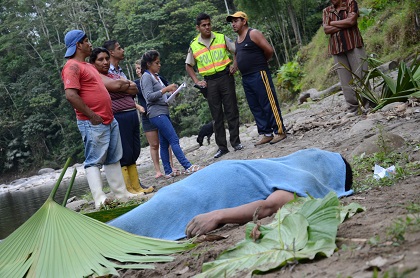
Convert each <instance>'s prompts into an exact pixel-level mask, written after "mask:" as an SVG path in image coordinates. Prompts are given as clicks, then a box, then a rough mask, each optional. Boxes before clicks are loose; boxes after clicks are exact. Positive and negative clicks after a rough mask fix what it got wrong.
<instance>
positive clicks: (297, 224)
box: [196, 193, 363, 277]
mask: <svg viewBox="0 0 420 278" xmlns="http://www.w3.org/2000/svg"><path fill="white" fill-rule="evenodd" d="M341 210H344V211H345V212H344V213H343V215H341ZM360 210H363V208H361V207H360V206H359V205H357V204H355V205H349V206H346V207H344V208H342V207H341V206H340V203H339V201H338V198H337V197H336V195H335V194H334V193H330V194H328V195H327V196H326V197H325V198H323V199H313V198H296V199H295V200H293V201H292V202H290V203H288V204H286V205H285V206H283V208H281V209H280V210H279V211H278V212H277V215H276V218H275V220H274V221H273V222H272V223H270V224H268V225H264V226H261V227H260V228H259V229H260V231H261V236H260V239H259V240H257V241H254V240H253V239H252V238H251V236H250V234H249V233H250V231H251V230H252V229H253V228H254V227H255V224H248V225H247V229H246V237H245V240H243V241H242V242H240V243H238V244H237V245H236V246H235V247H233V248H232V249H230V250H227V251H225V252H224V253H222V254H221V255H220V256H219V257H218V258H217V260H215V261H213V262H209V263H205V264H204V265H203V272H202V273H201V274H199V275H197V276H196V277H234V276H238V275H239V273H240V275H241V276H246V277H250V276H251V275H252V274H258V273H264V272H267V271H270V270H272V269H275V268H279V267H281V266H283V265H285V264H286V263H287V262H288V261H295V260H302V259H313V258H314V257H315V256H316V255H317V254H323V255H325V256H331V254H333V252H334V250H335V249H336V245H335V238H336V234H337V228H338V225H339V224H340V223H341V222H342V219H344V218H345V217H350V216H351V215H353V214H354V213H355V212H357V211H360Z"/></svg>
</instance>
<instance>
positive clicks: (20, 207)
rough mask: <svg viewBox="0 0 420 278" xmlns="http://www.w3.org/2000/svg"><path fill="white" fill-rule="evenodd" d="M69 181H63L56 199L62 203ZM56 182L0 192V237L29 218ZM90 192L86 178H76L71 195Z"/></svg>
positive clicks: (42, 202)
mask: <svg viewBox="0 0 420 278" xmlns="http://www.w3.org/2000/svg"><path fill="white" fill-rule="evenodd" d="M67 187H68V181H67V182H66V181H62V182H61V184H60V187H59V188H58V190H57V193H56V194H55V198H54V200H55V201H56V202H57V203H59V204H61V203H62V202H63V198H64V196H65V194H66V190H67ZM53 188H54V184H51V185H41V186H37V187H34V188H28V189H25V190H18V191H13V192H6V193H0V239H4V238H6V237H7V236H8V235H9V234H11V233H12V232H13V231H14V230H16V229H17V228H18V227H19V226H20V225H22V224H23V223H24V222H25V221H26V220H28V219H29V218H30V217H31V216H32V215H33V214H34V213H35V212H36V211H37V210H38V209H39V208H40V207H41V206H42V205H43V204H44V202H45V201H46V200H47V198H48V196H49V195H50V193H51V190H52V189H53ZM86 192H89V187H88V185H87V183H86V179H85V178H84V179H83V178H82V179H78V178H76V180H75V182H74V184H73V188H72V190H71V192H70V197H71V196H75V195H76V196H81V195H83V194H85V193H86Z"/></svg>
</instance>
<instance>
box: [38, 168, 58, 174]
mask: <svg viewBox="0 0 420 278" xmlns="http://www.w3.org/2000/svg"><path fill="white" fill-rule="evenodd" d="M54 171H55V170H54V169H53V168H42V169H40V170H39V171H38V175H44V174H49V173H53V172H54Z"/></svg>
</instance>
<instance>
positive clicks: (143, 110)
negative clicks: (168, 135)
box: [136, 103, 146, 113]
mask: <svg viewBox="0 0 420 278" xmlns="http://www.w3.org/2000/svg"><path fill="white" fill-rule="evenodd" d="M136 109H137V110H139V112H140V113H144V112H146V110H145V109H144V107H143V106H141V105H140V104H137V103H136Z"/></svg>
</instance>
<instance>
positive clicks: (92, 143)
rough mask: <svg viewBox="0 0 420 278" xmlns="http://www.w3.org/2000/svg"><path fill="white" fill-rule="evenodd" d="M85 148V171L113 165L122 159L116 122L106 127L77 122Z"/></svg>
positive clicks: (86, 121)
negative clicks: (89, 168)
mask: <svg viewBox="0 0 420 278" xmlns="http://www.w3.org/2000/svg"><path fill="white" fill-rule="evenodd" d="M77 127H78V128H79V131H80V134H81V135H82V139H83V143H84V146H85V162H84V167H85V169H86V168H88V167H92V166H94V167H101V166H102V165H104V164H105V165H108V164H114V163H117V162H118V161H120V159H121V157H122V153H123V152H122V146H121V137H120V130H119V128H118V122H117V120H115V119H113V120H112V122H111V123H110V124H108V125H105V124H99V125H93V124H92V123H91V122H90V121H89V120H77Z"/></svg>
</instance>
